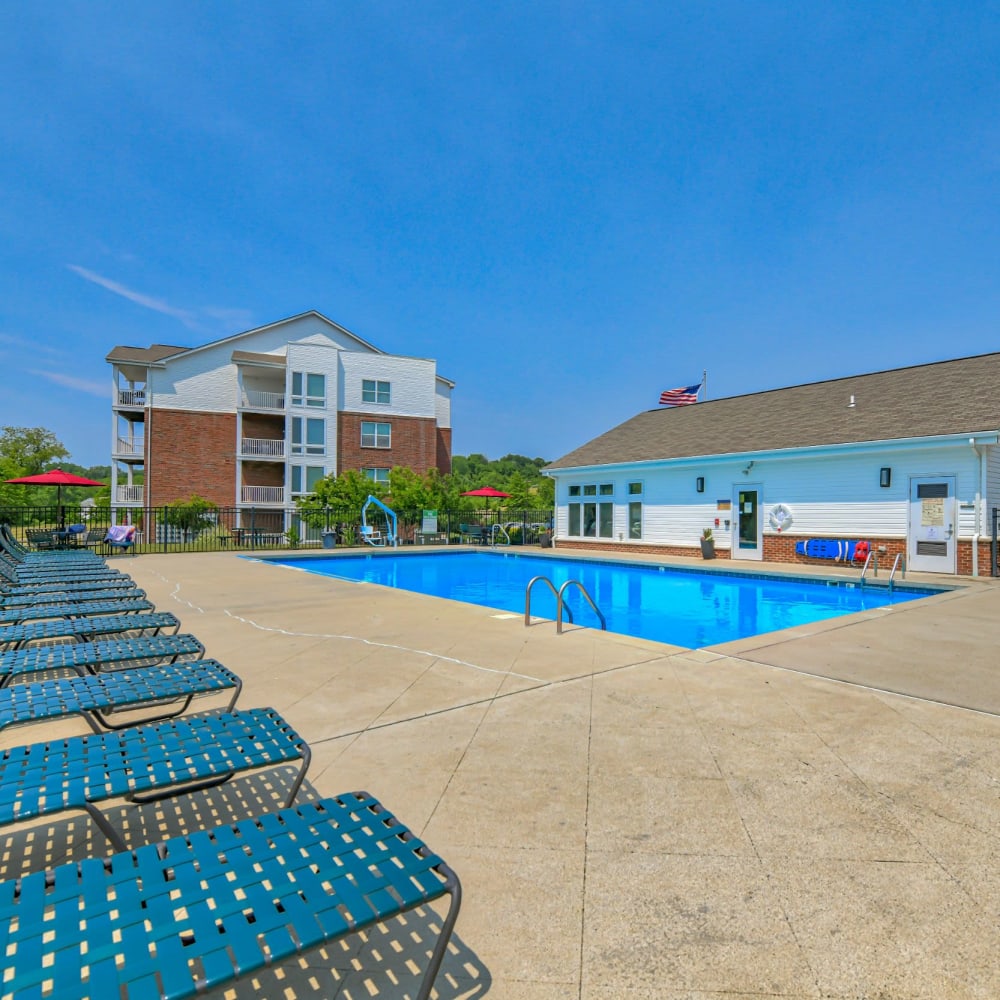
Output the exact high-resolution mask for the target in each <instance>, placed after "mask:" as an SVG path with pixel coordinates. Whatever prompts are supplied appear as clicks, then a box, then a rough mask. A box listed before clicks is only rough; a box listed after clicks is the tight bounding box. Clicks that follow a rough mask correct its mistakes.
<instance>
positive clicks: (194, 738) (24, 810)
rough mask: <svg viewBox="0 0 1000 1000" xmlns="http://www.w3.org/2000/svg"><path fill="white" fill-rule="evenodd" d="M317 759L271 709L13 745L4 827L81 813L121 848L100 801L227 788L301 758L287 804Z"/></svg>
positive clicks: (1, 772) (0, 801)
mask: <svg viewBox="0 0 1000 1000" xmlns="http://www.w3.org/2000/svg"><path fill="white" fill-rule="evenodd" d="M311 757H312V754H311V751H310V750H309V747H308V745H307V744H306V742H305V741H304V740H303V739H302V738H301V737H300V736H299V735H298V734H297V733H296V732H295V731H294V730H293V729H292V727H291V726H289V724H288V723H287V722H285V720H284V719H282V718H281V716H280V715H278V713H277V712H275V710H274V709H273V708H254V709H247V710H240V711H236V712H219V713H210V714H205V715H187V716H182V717H180V718H175V719H169V720H167V721H164V722H153V723H149V724H146V725H141V726H128V727H127V728H123V729H116V730H113V731H111V732H105V733H92V734H88V735H86V736H71V737H68V738H66V739H62V740H49V741H46V742H43V743H30V744H28V745H26V746H18V747H11V748H10V749H8V750H4V751H3V752H2V753H0V825H6V824H13V823H18V822H20V821H22V820H27V819H34V818H37V817H40V816H48V815H52V814H54V813H58V812H65V811H67V810H73V809H76V810H82V811H84V812H86V813H88V814H89V815H90V817H91V819H93V821H94V823H95V824H96V825H97V827H98V829H100V831H101V832H102V833H103V834H104V835H105V837H107V838H108V840H109V841H110V842H111V843H112V844H113V845H114V847H115V849H116V850H119V851H123V850H125V843H124V841H123V840H122V838H121V837H120V836H119V834H118V832H117V831H116V830H115V829H114V828H113V827H112V826H111V824H110V823H109V822H108V820H107V818H106V817H105V816H104V814H103V813H102V812H101V810H100V808H99V804H100V803H102V802H106V801H109V800H111V799H118V798H124V799H125V800H126V801H128V802H138V803H143V802H156V801H158V800H160V799H166V798H173V797H175V796H177V795H185V794H188V793H190V792H194V791H199V790H201V789H204V788H212V787H214V786H216V785H221V784H223V783H224V782H226V781H229V779H230V778H232V777H234V776H235V775H236V774H239V773H241V772H243V771H250V770H256V769H258V768H262V767H269V766H276V765H278V764H286V763H291V762H294V761H296V760H299V761H301V762H302V763H301V766H300V768H299V772H298V774H297V775H296V777H295V779H294V781H293V782H292V786H291V791H290V792H289V794H288V797H287V799H286V801H285V806H286V807H287V806H290V805H291V804H292V802H293V801H294V800H295V796H296V795H297V794H298V791H299V788H300V786H301V785H302V781H303V779H304V778H305V775H306V771H307V769H308V767H309V761H310V759H311Z"/></svg>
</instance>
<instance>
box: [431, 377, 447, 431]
mask: <svg viewBox="0 0 1000 1000" xmlns="http://www.w3.org/2000/svg"><path fill="white" fill-rule="evenodd" d="M434 404H435V405H434V416H435V417H436V418H437V425H438V427H451V386H450V385H447V384H445V383H444V382H442V381H441V380H440V379H435V380H434Z"/></svg>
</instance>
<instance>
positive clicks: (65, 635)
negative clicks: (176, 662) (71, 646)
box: [0, 611, 181, 651]
mask: <svg viewBox="0 0 1000 1000" xmlns="http://www.w3.org/2000/svg"><path fill="white" fill-rule="evenodd" d="M180 627H181V623H180V619H179V618H178V617H177V616H176V615H174V614H171V613H170V612H169V611H161V612H157V613H155V614H145V615H143V614H138V615H129V614H123V615H93V616H91V617H89V618H50V619H48V620H46V621H40V622H28V623H25V624H16V625H0V651H6V650H9V649H23V648H24V647H25V646H27V645H28V644H29V643H32V642H42V641H50V640H52V639H72V640H74V641H76V642H86V641H87V640H88V639H89V640H94V639H99V638H104V637H108V636H112V635H116V634H121V633H139V632H141V633H143V634H145V635H171V634H173V635H176V634H177V633H178V632H179V631H180ZM168 629H172V630H173V631H172V632H168V631H167V630H168Z"/></svg>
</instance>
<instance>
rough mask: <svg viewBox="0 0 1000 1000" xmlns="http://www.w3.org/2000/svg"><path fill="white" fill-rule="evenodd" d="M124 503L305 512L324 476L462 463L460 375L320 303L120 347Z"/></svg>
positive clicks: (116, 403) (119, 466)
mask: <svg viewBox="0 0 1000 1000" xmlns="http://www.w3.org/2000/svg"><path fill="white" fill-rule="evenodd" d="M107 360H108V362H109V363H110V364H111V365H112V369H113V373H114V380H115V391H114V396H113V400H112V421H113V431H112V442H113V443H112V506H113V508H115V509H117V510H118V511H119V513H125V512H126V511H127V509H128V508H130V507H140V506H161V505H164V504H168V503H170V502H172V501H174V500H178V499H186V498H187V497H189V496H191V495H192V494H198V495H199V496H202V497H205V498H206V499H207V500H210V501H211V502H212V503H213V504H216V505H218V506H220V507H237V508H241V507H246V508H253V509H254V511H255V513H257V512H260V511H262V510H265V511H267V512H269V513H270V515H271V519H272V520H274V519H277V520H279V521H283V522H284V523H285V524H286V525H289V524H291V523H292V521H291V519H292V518H293V517H294V512H295V510H296V509H297V508H296V504H295V501H296V499H297V498H299V497H301V496H303V495H308V493H309V492H310V491H311V488H312V486H313V484H314V483H315V482H316V481H317V479H318V478H322V477H324V476H330V475H339V474H340V473H342V472H344V471H347V470H348V469H356V470H358V471H368V472H369V474H372V475H375V474H381V473H383V472H384V471H385V470H388V469H390V468H392V467H394V466H397V465H403V466H410V467H412V468H413V469H415V470H416V471H418V472H420V473H426V472H427V471H429V470H430V469H431V468H437V469H439V470H440V471H441V472H450V471H451V393H452V390H453V388H454V383H452V382H451V381H450V380H448V379H446V378H443V377H442V376H440V375H438V373H437V365H436V362H435V361H433V360H429V359H426V358H413V357H406V356H401V355H389V354H386V353H384V352H382V351H380V350H379V349H378V348H376V347H374V346H373V345H371V344H369V343H367V342H366V341H364V340H362V339H361V338H359V337H357V336H356V335H355V334H353V333H351V332H350V331H348V330H345V329H344V328H343V327H340V326H338V325H337V324H336V323H333V322H332V321H330V320H329V319H327V318H326V317H324V316H322V315H321V314H319V313H317V312H309V313H303V314H301V315H299V316H295V317H292V318H290V319H287V320H282V321H280V322H277V323H274V324H270V325H268V326H264V327H258V328H256V329H253V330H250V331H247V332H246V333H242V334H237V335H236V336H233V337H228V338H225V339H223V340H220V341H214V342H212V343H209V344H203V345H200V346H197V347H174V346H170V345H161V344H154V345H152V346H151V347H146V348H141V347H129V346H120V347H116V348H114V350H112V351H111V352H110V353H109V355H108V356H107Z"/></svg>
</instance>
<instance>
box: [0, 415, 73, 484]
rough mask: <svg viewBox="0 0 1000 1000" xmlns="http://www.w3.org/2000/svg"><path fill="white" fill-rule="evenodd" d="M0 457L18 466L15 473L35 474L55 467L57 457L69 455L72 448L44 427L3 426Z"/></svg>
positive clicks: (21, 474) (67, 456) (23, 474)
mask: <svg viewBox="0 0 1000 1000" xmlns="http://www.w3.org/2000/svg"><path fill="white" fill-rule="evenodd" d="M0 458H3V459H5V460H7V461H8V462H9V463H10V467H13V468H16V469H17V470H18V471H17V472H16V473H15V475H18V476H36V475H38V473H40V472H45V470H46V469H50V468H53V466H54V463H55V462H56V461H57V460H58V459H62V458H69V452H68V451H67V450H66V449H65V448H64V447H63V445H62V443H61V442H60V441H59V440H58V438H56V436H55V434H53V433H52V431H48V430H46V429H45V428H44V427H4V428H3V429H2V430H0ZM8 478H10V477H8Z"/></svg>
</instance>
